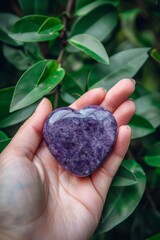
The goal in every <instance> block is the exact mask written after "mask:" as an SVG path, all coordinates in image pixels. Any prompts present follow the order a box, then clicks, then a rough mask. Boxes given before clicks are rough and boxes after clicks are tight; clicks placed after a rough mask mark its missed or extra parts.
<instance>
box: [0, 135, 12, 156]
mask: <svg viewBox="0 0 160 240" xmlns="http://www.w3.org/2000/svg"><path fill="white" fill-rule="evenodd" d="M10 141H11V138H8V139H5V140H2V141H0V153H1V152H2V151H3V150H4V149H5V147H7V145H8V144H9V143H10Z"/></svg>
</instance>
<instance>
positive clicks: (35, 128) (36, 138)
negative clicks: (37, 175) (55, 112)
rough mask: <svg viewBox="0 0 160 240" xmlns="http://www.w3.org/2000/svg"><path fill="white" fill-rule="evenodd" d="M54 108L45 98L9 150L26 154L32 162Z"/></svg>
mask: <svg viewBox="0 0 160 240" xmlns="http://www.w3.org/2000/svg"><path fill="white" fill-rule="evenodd" d="M51 111H52V106H51V103H50V101H49V100H48V99H47V98H44V99H43V100H42V101H41V102H40V104H39V105H38V107H37V109H36V110H35V112H34V114H33V115H32V116H31V117H30V118H29V119H28V120H27V121H26V122H25V123H24V124H23V125H22V126H21V127H20V129H19V130H18V132H17V133H16V135H15V136H14V138H13V139H12V141H11V142H10V144H9V145H8V147H7V149H8V150H9V149H10V150H13V151H14V152H16V151H17V153H18V154H23V155H24V154H25V156H27V158H29V159H30V160H32V158H33V155H34V153H35V152H36V150H37V147H38V145H39V144H40V142H41V139H42V128H43V124H44V121H45V119H46V117H47V116H48V114H49V113H50V112H51Z"/></svg>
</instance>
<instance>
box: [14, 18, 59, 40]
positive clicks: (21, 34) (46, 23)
mask: <svg viewBox="0 0 160 240" xmlns="http://www.w3.org/2000/svg"><path fill="white" fill-rule="evenodd" d="M62 29H63V24H62V22H61V20H60V19H59V18H55V17H47V16H43V15H28V16H24V17H22V18H21V19H20V20H19V21H17V22H16V23H15V25H14V27H13V30H12V31H13V33H12V34H10V36H11V37H12V38H14V39H15V40H18V41H22V42H42V41H49V40H53V39H55V38H57V37H58V35H59V33H58V31H60V30H62Z"/></svg>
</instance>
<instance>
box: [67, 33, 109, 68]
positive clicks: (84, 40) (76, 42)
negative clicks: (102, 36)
mask: <svg viewBox="0 0 160 240" xmlns="http://www.w3.org/2000/svg"><path fill="white" fill-rule="evenodd" d="M68 42H69V43H70V44H71V45H73V46H74V47H76V48H78V49H80V50H81V51H82V52H84V53H86V54H87V55H89V56H90V57H91V58H93V59H95V60H96V61H98V62H100V63H104V64H109V58H108V55H107V52H106V50H105V48H104V47H103V45H102V43H101V42H100V41H99V40H98V39H96V38H95V37H93V36H91V35H88V34H79V35H76V36H74V37H72V38H70V39H69V40H68Z"/></svg>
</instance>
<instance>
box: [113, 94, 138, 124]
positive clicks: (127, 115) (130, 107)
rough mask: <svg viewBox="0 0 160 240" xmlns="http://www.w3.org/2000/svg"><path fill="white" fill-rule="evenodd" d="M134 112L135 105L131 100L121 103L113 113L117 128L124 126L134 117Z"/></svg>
mask: <svg viewBox="0 0 160 240" xmlns="http://www.w3.org/2000/svg"><path fill="white" fill-rule="evenodd" d="M135 110H136V107H135V104H134V102H133V101H132V100H130V99H128V100H126V101H125V102H124V103H122V104H121V105H120V106H119V107H118V108H117V110H116V111H115V112H114V114H113V115H114V117H115V118H116V121H117V124H118V126H122V125H126V124H128V122H129V121H130V119H131V118H132V116H133V115H134V113H135Z"/></svg>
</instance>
